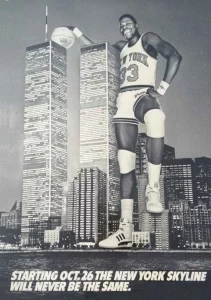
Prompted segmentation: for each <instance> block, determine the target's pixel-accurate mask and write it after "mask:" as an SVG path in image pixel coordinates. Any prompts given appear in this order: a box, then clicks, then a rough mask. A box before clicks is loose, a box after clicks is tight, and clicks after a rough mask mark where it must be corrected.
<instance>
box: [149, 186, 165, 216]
mask: <svg viewBox="0 0 211 300" xmlns="http://www.w3.org/2000/svg"><path fill="white" fill-rule="evenodd" d="M145 196H146V206H147V211H148V212H149V213H154V214H160V213H162V211H163V208H162V205H161V201H160V186H159V184H158V183H155V184H154V186H150V185H149V184H148V185H147V187H146V193H145Z"/></svg>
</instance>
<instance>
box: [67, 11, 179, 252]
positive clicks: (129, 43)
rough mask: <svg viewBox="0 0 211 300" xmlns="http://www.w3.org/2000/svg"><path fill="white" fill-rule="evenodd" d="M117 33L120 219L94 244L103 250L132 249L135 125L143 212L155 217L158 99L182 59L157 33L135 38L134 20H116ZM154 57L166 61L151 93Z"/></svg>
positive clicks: (160, 137) (160, 142)
mask: <svg viewBox="0 0 211 300" xmlns="http://www.w3.org/2000/svg"><path fill="white" fill-rule="evenodd" d="M67 27H68V28H69V29H70V30H72V31H73V33H74V34H75V36H76V37H78V38H79V39H80V40H81V42H82V43H83V45H90V44H93V42H92V41H91V40H90V39H89V38H87V37H86V36H85V35H84V34H83V33H82V32H81V31H80V30H79V29H78V28H77V27H72V26H67ZM119 29H120V32H121V34H122V35H123V37H124V38H125V40H126V41H119V42H117V43H115V44H114V47H116V48H117V49H118V50H119V51H120V67H121V69H120V92H119V95H118V97H117V102H116V103H117V104H116V105H117V113H116V115H115V116H114V125H115V132H116V139H117V143H118V162H119V168H120V173H121V174H120V180H121V181H120V189H121V219H120V225H119V229H118V230H117V232H115V233H114V234H112V235H110V236H109V237H108V238H106V239H105V240H103V241H101V242H100V243H99V246H100V247H102V248H110V249H112V248H113V249H114V248H121V247H131V246H132V231H133V230H134V226H133V220H132V215H133V202H134V192H135V187H136V175H135V161H136V154H135V147H136V141H137V136H138V126H137V125H138V123H139V122H141V123H144V124H145V126H146V133H147V144H146V151H147V156H148V185H147V187H146V192H145V193H146V194H145V195H146V207H147V211H148V212H150V213H153V214H159V213H161V212H162V210H163V208H162V205H161V201H160V188H159V177H160V171H161V161H162V154H163V146H164V130H165V125H164V123H165V115H164V113H163V111H162V109H161V106H160V104H159V102H158V100H157V98H159V97H161V96H163V95H164V94H165V93H166V91H167V89H168V88H169V85H170V83H171V81H172V80H173V78H174V77H175V75H176V74H177V71H178V68H179V65H180V62H181V59H182V57H181V55H180V54H179V53H178V51H177V50H176V49H175V48H174V47H173V46H172V45H170V44H169V43H167V42H165V41H164V40H162V39H161V38H160V37H159V36H158V35H157V34H155V33H152V32H147V33H145V34H142V35H141V34H140V33H139V31H138V24H137V22H136V20H135V18H134V17H133V16H131V15H129V14H125V15H122V16H121V17H120V19H119ZM158 55H161V56H162V57H164V58H165V59H166V69H165V73H164V77H163V80H162V81H161V83H160V85H159V87H158V89H157V90H155V79H156V69H157V61H158Z"/></svg>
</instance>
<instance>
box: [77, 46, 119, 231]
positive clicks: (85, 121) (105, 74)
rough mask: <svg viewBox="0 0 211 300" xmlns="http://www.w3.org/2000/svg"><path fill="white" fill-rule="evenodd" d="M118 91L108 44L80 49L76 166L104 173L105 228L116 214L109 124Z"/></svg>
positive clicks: (114, 220)
mask: <svg viewBox="0 0 211 300" xmlns="http://www.w3.org/2000/svg"><path fill="white" fill-rule="evenodd" d="M118 90H119V54H118V53H117V50H116V49H114V48H113V47H112V46H110V45H109V44H108V43H106V42H105V43H101V44H96V45H91V46H86V47H83V48H82V49H81V61H80V105H81V107H80V165H81V168H87V167H88V168H94V167H97V168H99V169H100V170H102V171H103V172H105V173H106V174H107V186H106V190H107V196H106V197H107V206H108V224H109V228H108V231H109V232H112V231H114V230H115V229H116V228H115V227H116V224H117V222H118V220H119V215H120V191H119V167H118V162H117V143H116V139H115V132H114V126H113V122H112V119H113V115H114V114H115V111H116V105H115V103H116V97H117V94H118Z"/></svg>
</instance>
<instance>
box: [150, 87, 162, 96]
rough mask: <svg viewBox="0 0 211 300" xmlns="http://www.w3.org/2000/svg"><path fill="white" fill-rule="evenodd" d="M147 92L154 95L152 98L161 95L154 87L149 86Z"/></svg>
mask: <svg viewBox="0 0 211 300" xmlns="http://www.w3.org/2000/svg"><path fill="white" fill-rule="evenodd" d="M147 94H149V95H150V96H151V97H154V98H158V97H160V96H162V95H161V94H159V93H158V92H157V91H156V90H155V89H154V88H149V89H148V90H147Z"/></svg>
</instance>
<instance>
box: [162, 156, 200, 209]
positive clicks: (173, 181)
mask: <svg viewBox="0 0 211 300" xmlns="http://www.w3.org/2000/svg"><path fill="white" fill-rule="evenodd" d="M161 174H162V175H164V176H165V197H166V201H167V202H168V203H169V202H170V201H175V200H187V201H188V202H189V204H190V205H192V206H193V205H194V204H195V166H194V161H193V160H192V159H191V158H180V159H174V160H169V161H165V162H164V163H163V165H162V168H161Z"/></svg>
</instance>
